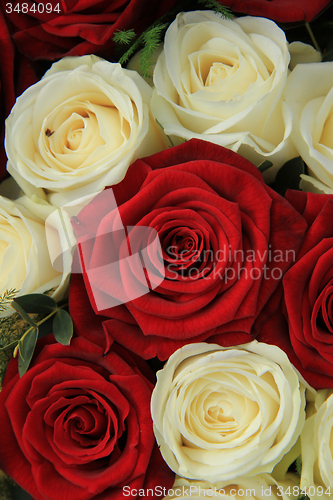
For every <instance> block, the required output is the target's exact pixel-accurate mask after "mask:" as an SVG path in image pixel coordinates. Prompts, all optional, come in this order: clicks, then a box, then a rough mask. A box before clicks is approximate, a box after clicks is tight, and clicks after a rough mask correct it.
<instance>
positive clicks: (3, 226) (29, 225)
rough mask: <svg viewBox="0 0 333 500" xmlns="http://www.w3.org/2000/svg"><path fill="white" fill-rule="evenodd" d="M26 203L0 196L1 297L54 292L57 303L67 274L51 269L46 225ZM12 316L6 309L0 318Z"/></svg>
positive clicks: (24, 198)
mask: <svg viewBox="0 0 333 500" xmlns="http://www.w3.org/2000/svg"><path fill="white" fill-rule="evenodd" d="M27 201H28V199H27V197H22V198H19V199H18V200H16V201H12V200H9V199H7V198H4V197H3V196H0V295H1V296H2V295H3V294H4V292H5V291H6V290H10V289H12V288H15V289H16V290H17V291H19V293H18V294H17V296H20V295H24V294H27V293H43V292H45V291H46V290H50V289H52V288H54V289H55V290H54V292H53V294H52V297H54V298H55V299H60V298H61V297H62V296H63V294H64V292H65V291H66V288H67V286H68V284H69V282H68V276H69V274H68V273H59V272H57V271H56V270H54V269H53V267H52V264H51V260H50V257H49V252H48V248H47V243H46V235H45V224H44V222H43V220H41V219H40V217H36V216H35V215H34V214H33V213H31V212H30V211H29V210H28V209H27V208H26V206H25V203H26V202H27ZM51 208H52V210H54V207H51ZM13 312H14V310H13V309H12V308H11V307H9V308H8V309H6V310H5V311H3V312H1V313H0V317H6V316H8V315H10V314H12V313H13Z"/></svg>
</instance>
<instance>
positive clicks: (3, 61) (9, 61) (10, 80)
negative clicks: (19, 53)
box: [0, 10, 15, 180]
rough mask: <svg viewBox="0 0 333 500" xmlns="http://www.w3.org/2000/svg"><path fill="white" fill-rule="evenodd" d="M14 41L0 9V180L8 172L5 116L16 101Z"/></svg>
mask: <svg viewBox="0 0 333 500" xmlns="http://www.w3.org/2000/svg"><path fill="white" fill-rule="evenodd" d="M14 54H15V49H14V45H13V41H12V39H11V37H10V34H9V32H8V28H7V26H6V22H5V20H4V17H3V14H2V12H1V10H0V141H1V147H0V180H2V178H3V177H4V176H5V174H6V154H5V150H4V147H3V141H4V134H5V127H4V122H5V118H6V117H7V115H8V114H9V112H10V110H11V108H12V106H14V103H15V91H14Z"/></svg>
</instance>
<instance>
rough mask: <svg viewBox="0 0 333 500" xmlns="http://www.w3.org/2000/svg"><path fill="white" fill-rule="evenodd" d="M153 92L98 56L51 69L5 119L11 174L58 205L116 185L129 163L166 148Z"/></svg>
mask: <svg viewBox="0 0 333 500" xmlns="http://www.w3.org/2000/svg"><path fill="white" fill-rule="evenodd" d="M151 92H152V90H151V88H150V86H149V85H148V84H147V83H146V82H145V81H144V80H143V79H142V78H141V77H140V76H139V75H138V73H136V72H134V71H130V70H126V69H123V68H122V67H121V66H120V65H119V64H112V63H110V62H107V61H104V60H103V59H101V58H99V57H96V56H84V57H73V58H72V57H68V58H64V59H62V60H61V61H59V62H57V63H55V64H53V66H52V67H51V68H50V70H49V71H47V72H46V74H45V75H44V77H43V78H42V80H41V81H40V82H38V83H36V84H35V85H33V86H32V87H30V88H29V89H27V90H26V91H25V92H24V93H23V94H22V96H21V97H19V98H18V99H17V102H16V104H15V106H14V108H13V109H12V112H11V114H10V115H9V117H8V118H7V121H6V140H5V146H6V152H7V155H8V159H9V161H8V166H7V168H8V171H9V173H10V174H11V175H12V176H13V177H14V179H15V180H16V181H17V183H18V184H19V185H20V186H21V188H22V189H23V190H24V192H25V193H26V194H27V195H28V196H30V197H31V196H32V195H36V196H38V197H40V198H44V199H46V197H47V199H48V201H49V202H50V203H51V204H53V205H57V206H62V205H64V204H66V203H68V202H71V201H73V200H75V199H78V198H82V197H84V196H86V195H89V194H91V193H96V192H98V191H101V190H102V189H103V188H104V187H105V186H108V185H113V184H117V183H118V182H120V181H121V180H122V179H123V177H124V176H125V174H126V171H127V168H128V166H129V165H130V163H131V162H132V161H133V160H134V159H136V158H138V157H139V156H146V155H150V154H152V153H155V152H157V151H160V150H162V149H163V148H164V143H163V139H162V138H161V137H162V136H161V133H160V130H161V129H160V127H159V126H158V125H157V124H156V123H155V122H154V120H153V119H152V118H151V116H150V113H149V108H148V103H149V101H150V98H151Z"/></svg>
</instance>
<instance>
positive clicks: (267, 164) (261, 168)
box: [258, 160, 273, 173]
mask: <svg viewBox="0 0 333 500" xmlns="http://www.w3.org/2000/svg"><path fill="white" fill-rule="evenodd" d="M272 166H273V163H272V162H271V161H269V160H264V161H263V162H262V163H260V165H259V166H258V170H259V172H261V173H264V172H265V170H268V169H269V168H271V167H272Z"/></svg>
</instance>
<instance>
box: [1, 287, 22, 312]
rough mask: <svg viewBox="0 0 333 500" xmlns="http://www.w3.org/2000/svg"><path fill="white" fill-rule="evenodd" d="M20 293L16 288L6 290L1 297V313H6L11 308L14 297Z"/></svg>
mask: <svg viewBox="0 0 333 500" xmlns="http://www.w3.org/2000/svg"><path fill="white" fill-rule="evenodd" d="M18 293H19V290H16V288H11V289H10V290H6V291H5V292H4V293H3V294H2V295H0V312H4V311H6V310H7V309H8V307H9V306H10V304H11V302H12V300H13V299H14V297H15V296H16V295H17V294H18Z"/></svg>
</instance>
